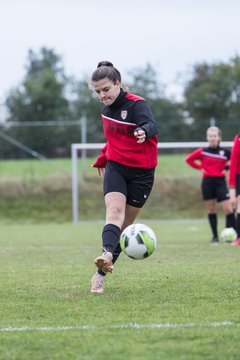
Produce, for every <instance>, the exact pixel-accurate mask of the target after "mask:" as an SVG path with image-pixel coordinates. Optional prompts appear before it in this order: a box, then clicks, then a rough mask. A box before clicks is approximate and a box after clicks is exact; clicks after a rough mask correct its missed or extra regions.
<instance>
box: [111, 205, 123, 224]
mask: <svg viewBox="0 0 240 360" xmlns="http://www.w3.org/2000/svg"><path fill="white" fill-rule="evenodd" d="M123 219H124V208H121V207H120V206H117V205H114V206H113V205H111V206H109V207H108V208H107V220H108V221H109V222H110V223H116V222H118V223H119V222H123Z"/></svg>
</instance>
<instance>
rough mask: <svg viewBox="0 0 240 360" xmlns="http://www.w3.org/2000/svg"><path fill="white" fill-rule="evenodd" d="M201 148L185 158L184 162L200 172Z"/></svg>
mask: <svg viewBox="0 0 240 360" xmlns="http://www.w3.org/2000/svg"><path fill="white" fill-rule="evenodd" d="M202 150H203V149H202V148H200V149H197V150H195V151H193V152H192V153H190V154H189V155H188V156H187V157H186V158H185V162H186V163H187V164H188V165H190V166H191V167H192V168H194V169H197V170H202V163H201V152H202Z"/></svg>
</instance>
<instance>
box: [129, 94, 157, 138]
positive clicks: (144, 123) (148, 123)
mask: <svg viewBox="0 0 240 360" xmlns="http://www.w3.org/2000/svg"><path fill="white" fill-rule="evenodd" d="M133 116H134V119H133V121H134V122H135V123H136V124H137V129H136V130H137V131H138V133H139V135H140V134H141V131H140V130H142V131H143V132H144V133H145V140H146V139H149V138H151V137H153V136H155V135H157V134H158V128H157V123H156V120H155V118H154V116H153V114H152V111H151V109H150V106H149V105H148V103H147V102H146V101H141V100H140V101H136V103H135V104H134V113H133ZM136 130H135V131H136ZM135 136H136V135H135Z"/></svg>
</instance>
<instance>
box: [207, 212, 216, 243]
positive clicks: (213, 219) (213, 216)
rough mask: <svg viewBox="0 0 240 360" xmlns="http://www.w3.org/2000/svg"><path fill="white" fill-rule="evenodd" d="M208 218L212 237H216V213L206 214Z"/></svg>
mask: <svg viewBox="0 0 240 360" xmlns="http://www.w3.org/2000/svg"><path fill="white" fill-rule="evenodd" d="M208 220H209V223H210V226H211V230H212V233H213V237H215V238H217V237H218V231H217V214H208Z"/></svg>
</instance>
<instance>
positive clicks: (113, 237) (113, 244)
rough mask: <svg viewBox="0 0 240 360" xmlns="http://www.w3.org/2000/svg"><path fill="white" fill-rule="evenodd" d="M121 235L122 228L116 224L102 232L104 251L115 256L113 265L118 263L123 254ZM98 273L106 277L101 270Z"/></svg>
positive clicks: (109, 225)
mask: <svg viewBox="0 0 240 360" xmlns="http://www.w3.org/2000/svg"><path fill="white" fill-rule="evenodd" d="M120 234H121V230H120V228H119V227H118V226H116V225H114V224H107V225H105V226H104V228H103V231H102V244H103V251H106V250H107V251H110V252H111V253H112V254H113V264H114V263H115V262H116V260H117V258H118V257H119V255H120V253H121V247H120V244H119V238H120ZM98 273H99V274H100V275H103V276H105V275H106V274H105V272H103V271H102V270H101V269H98Z"/></svg>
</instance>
